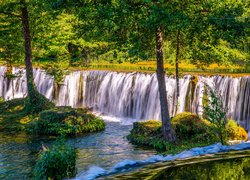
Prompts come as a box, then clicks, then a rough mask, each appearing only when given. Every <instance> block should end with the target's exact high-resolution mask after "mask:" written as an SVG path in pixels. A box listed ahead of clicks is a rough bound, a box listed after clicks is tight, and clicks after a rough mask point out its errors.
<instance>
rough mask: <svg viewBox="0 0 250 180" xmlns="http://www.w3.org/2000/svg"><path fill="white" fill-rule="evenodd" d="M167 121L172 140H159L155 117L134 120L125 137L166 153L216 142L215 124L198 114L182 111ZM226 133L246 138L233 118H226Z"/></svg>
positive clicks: (231, 136)
mask: <svg viewBox="0 0 250 180" xmlns="http://www.w3.org/2000/svg"><path fill="white" fill-rule="evenodd" d="M171 123H172V125H173V128H174V130H175V133H176V141H175V143H170V142H166V141H163V138H162V131H161V122H160V121H156V120H149V121H145V122H135V123H134V124H133V128H132V130H131V131H130V134H129V135H128V136H127V138H128V140H129V141H130V142H132V143H133V144H136V145H142V146H147V147H152V148H154V149H157V150H161V151H162V150H164V151H168V152H179V151H180V150H184V149H187V148H192V147H196V146H204V145H209V144H212V143H216V142H218V141H220V137H219V135H218V134H216V133H215V132H216V131H214V128H215V125H214V124H213V123H210V122H209V121H207V120H204V119H201V118H200V117H199V116H198V115H195V114H192V113H189V112H183V113H180V114H177V115H176V116H174V117H173V118H172V119H171ZM226 132H227V133H226V134H227V136H228V140H247V139H248V134H247V132H246V131H245V130H244V129H243V128H242V127H240V126H239V125H238V124H237V123H236V122H235V121H233V120H229V121H228V123H227V125H226Z"/></svg>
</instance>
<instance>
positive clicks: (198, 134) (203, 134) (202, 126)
mask: <svg viewBox="0 0 250 180" xmlns="http://www.w3.org/2000/svg"><path fill="white" fill-rule="evenodd" d="M171 123H172V125H173V128H174V130H175V132H176V135H177V137H178V139H190V138H193V139H196V140H199V141H205V140H209V139H210V140H211V139H214V136H213V134H212V133H211V132H210V128H209V122H208V121H206V120H203V119H201V118H200V117H199V116H198V115H196V114H192V113H190V112H183V113H180V114H177V115H176V116H174V117H173V118H172V119H171Z"/></svg>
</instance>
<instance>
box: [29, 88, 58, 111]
mask: <svg viewBox="0 0 250 180" xmlns="http://www.w3.org/2000/svg"><path fill="white" fill-rule="evenodd" d="M32 97H35V98H33V99H30V98H29V97H27V98H26V99H25V110H26V111H27V113H29V114H39V113H40V112H42V111H44V110H47V109H51V108H53V107H55V105H54V103H53V102H51V101H50V100H49V99H47V98H46V97H45V96H44V95H42V94H40V93H39V92H38V91H34V95H33V96H32Z"/></svg>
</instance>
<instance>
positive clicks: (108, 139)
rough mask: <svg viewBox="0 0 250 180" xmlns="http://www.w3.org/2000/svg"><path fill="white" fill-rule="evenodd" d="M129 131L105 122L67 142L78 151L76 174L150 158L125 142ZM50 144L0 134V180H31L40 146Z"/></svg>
mask: <svg viewBox="0 0 250 180" xmlns="http://www.w3.org/2000/svg"><path fill="white" fill-rule="evenodd" d="M131 128H132V126H130V125H120V123H118V122H107V126H106V130H105V131H103V132H100V133H96V134H90V135H86V136H81V137H78V138H72V139H69V140H68V141H67V143H69V144H71V145H73V146H75V147H76V148H77V150H78V159H77V168H78V172H79V173H80V172H81V171H86V170H88V169H89V168H90V167H91V166H100V167H103V168H105V169H106V168H107V169H108V168H111V167H112V166H113V165H114V164H115V163H117V162H119V161H121V160H124V159H145V158H147V157H149V156H152V155H154V154H155V153H156V152H155V151H152V150H146V149H140V148H137V147H135V146H133V145H132V144H130V143H129V142H128V141H127V140H126V138H125V136H126V135H127V134H128V133H129V130H130V129H131ZM53 141H54V140H49V139H48V138H39V139H34V138H33V139H32V138H29V137H27V136H25V135H16V136H10V135H5V134H0V179H32V168H33V167H34V164H35V161H36V158H37V152H39V151H40V150H41V144H42V143H44V144H46V145H47V146H50V145H51V143H52V142H53Z"/></svg>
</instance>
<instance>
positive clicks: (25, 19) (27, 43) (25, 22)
mask: <svg viewBox="0 0 250 180" xmlns="http://www.w3.org/2000/svg"><path fill="white" fill-rule="evenodd" d="M20 4H21V11H22V15H21V16H22V26H23V38H24V50H25V68H26V79H27V89H28V96H29V98H30V99H31V100H32V99H33V98H36V97H35V85H34V81H33V68H32V50H31V36H30V28H29V16H28V10H27V4H26V2H25V0H20Z"/></svg>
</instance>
